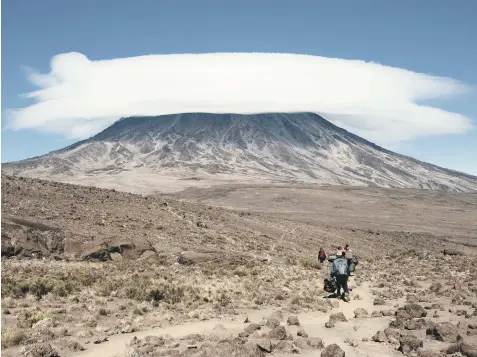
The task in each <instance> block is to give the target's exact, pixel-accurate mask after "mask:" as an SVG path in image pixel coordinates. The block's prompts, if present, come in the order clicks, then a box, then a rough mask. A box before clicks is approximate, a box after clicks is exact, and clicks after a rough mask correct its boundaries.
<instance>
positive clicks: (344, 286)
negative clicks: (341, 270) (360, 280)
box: [343, 275, 349, 294]
mask: <svg viewBox="0 0 477 357" xmlns="http://www.w3.org/2000/svg"><path fill="white" fill-rule="evenodd" d="M343 293H345V294H348V293H349V291H348V276H347V275H345V276H343Z"/></svg>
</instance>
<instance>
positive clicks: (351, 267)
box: [349, 257, 358, 273]
mask: <svg viewBox="0 0 477 357" xmlns="http://www.w3.org/2000/svg"><path fill="white" fill-rule="evenodd" d="M356 265H358V259H356V257H353V258H351V259H350V264H349V271H350V273H353V272H354V271H355V270H356Z"/></svg>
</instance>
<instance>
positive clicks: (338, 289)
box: [336, 275, 342, 296]
mask: <svg viewBox="0 0 477 357" xmlns="http://www.w3.org/2000/svg"><path fill="white" fill-rule="evenodd" d="M341 284H342V280H341V276H339V275H338V276H337V277H336V296H340V292H341Z"/></svg>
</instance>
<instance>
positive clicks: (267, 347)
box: [256, 340, 272, 353]
mask: <svg viewBox="0 0 477 357" xmlns="http://www.w3.org/2000/svg"><path fill="white" fill-rule="evenodd" d="M256 343H257V346H258V348H259V349H260V350H261V351H264V352H267V353H271V352H272V342H271V341H270V340H259V341H257V342H256Z"/></svg>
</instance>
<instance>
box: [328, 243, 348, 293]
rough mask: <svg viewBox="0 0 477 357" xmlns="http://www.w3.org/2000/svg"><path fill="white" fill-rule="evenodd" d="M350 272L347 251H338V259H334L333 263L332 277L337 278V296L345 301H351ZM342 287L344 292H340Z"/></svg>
mask: <svg viewBox="0 0 477 357" xmlns="http://www.w3.org/2000/svg"><path fill="white" fill-rule="evenodd" d="M348 274H349V272H348V261H347V260H346V252H342V251H337V252H336V259H335V260H333V264H332V265H331V277H332V278H335V279H336V287H337V288H336V296H337V297H338V298H342V299H343V300H345V301H349V296H348V295H349V291H348ZM341 289H343V293H342V294H340V292H341Z"/></svg>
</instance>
